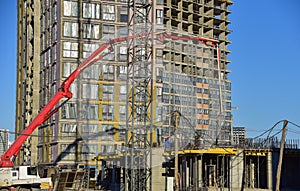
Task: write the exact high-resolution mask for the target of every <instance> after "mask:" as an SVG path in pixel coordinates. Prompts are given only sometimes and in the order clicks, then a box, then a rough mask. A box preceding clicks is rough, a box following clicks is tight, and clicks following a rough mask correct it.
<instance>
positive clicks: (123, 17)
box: [119, 6, 128, 22]
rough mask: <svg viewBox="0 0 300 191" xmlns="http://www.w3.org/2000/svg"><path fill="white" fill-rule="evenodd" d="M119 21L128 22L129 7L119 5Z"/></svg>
mask: <svg viewBox="0 0 300 191" xmlns="http://www.w3.org/2000/svg"><path fill="white" fill-rule="evenodd" d="M119 16H120V18H119V21H120V22H127V21H128V14H127V7H123V6H122V7H119Z"/></svg>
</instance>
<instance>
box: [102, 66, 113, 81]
mask: <svg viewBox="0 0 300 191" xmlns="http://www.w3.org/2000/svg"><path fill="white" fill-rule="evenodd" d="M102 75H103V79H104V80H108V81H112V80H114V66H112V65H105V64H103V65H102Z"/></svg>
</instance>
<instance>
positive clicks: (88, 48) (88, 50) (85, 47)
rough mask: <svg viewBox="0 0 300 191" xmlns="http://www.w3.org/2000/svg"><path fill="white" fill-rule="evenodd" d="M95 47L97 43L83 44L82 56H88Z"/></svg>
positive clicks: (97, 46)
mask: <svg viewBox="0 0 300 191" xmlns="http://www.w3.org/2000/svg"><path fill="white" fill-rule="evenodd" d="M97 48H99V45H98V44H83V58H87V57H89V56H90V55H91V54H92V53H93V52H94V51H95V50H96V49H97Z"/></svg>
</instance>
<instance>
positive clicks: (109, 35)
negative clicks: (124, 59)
mask: <svg viewBox="0 0 300 191" xmlns="http://www.w3.org/2000/svg"><path fill="white" fill-rule="evenodd" d="M113 38H115V26H113V25H103V26H102V39H103V40H109V39H113Z"/></svg>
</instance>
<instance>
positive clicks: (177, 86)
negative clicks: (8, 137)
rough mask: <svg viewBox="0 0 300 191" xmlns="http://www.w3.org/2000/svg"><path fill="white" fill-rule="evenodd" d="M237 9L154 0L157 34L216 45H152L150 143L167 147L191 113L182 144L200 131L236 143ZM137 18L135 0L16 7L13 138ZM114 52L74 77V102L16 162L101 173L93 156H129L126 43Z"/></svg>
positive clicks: (217, 2) (200, 0)
mask: <svg viewBox="0 0 300 191" xmlns="http://www.w3.org/2000/svg"><path fill="white" fill-rule="evenodd" d="M142 1H143V0H141V1H137V2H138V3H139V2H142ZM231 4H232V2H231V1H229V0H197V1H192V0H176V1H175V0H154V1H153V4H152V5H153V7H152V9H153V12H152V13H153V14H149V16H150V17H152V18H153V20H152V19H150V20H152V21H153V25H152V26H153V36H154V35H157V34H162V33H166V34H168V35H173V36H180V37H184V36H189V37H201V38H205V39H214V40H215V41H214V42H216V43H215V44H211V43H203V42H201V41H197V42H196V41H195V40H189V39H187V40H185V39H183V38H182V39H178V40H176V39H175V38H173V39H170V38H169V39H168V38H163V39H159V38H157V39H153V40H154V41H158V42H157V43H156V42H154V47H153V55H152V58H153V76H152V78H153V89H152V88H151V91H152V92H151V97H152V98H153V103H152V104H153V107H152V110H151V111H150V112H152V113H153V115H152V116H153V121H152V123H153V126H154V131H155V136H154V137H153V144H152V145H156V146H161V145H163V144H164V140H165V138H166V137H168V136H170V135H171V134H172V133H170V132H171V131H172V128H173V127H174V121H173V119H172V113H173V112H174V111H179V112H180V113H181V115H182V116H183V117H184V118H183V119H180V121H179V123H178V129H182V130H183V131H184V132H186V133H183V134H184V135H185V137H184V136H183V137H181V144H188V143H189V142H190V140H189V139H194V136H195V134H196V132H197V134H198V135H199V137H200V138H199V139H200V142H201V144H204V145H205V144H209V145H215V144H216V145H218V144H229V143H230V140H231V81H230V80H229V79H228V76H227V75H228V73H229V72H230V71H229V70H228V67H227V65H228V64H229V63H230V60H228V58H227V55H228V54H229V53H230V51H229V50H228V45H229V43H230V41H229V40H228V34H230V32H231V31H230V30H229V29H228V25H229V24H230V21H229V19H228V15H229V14H230V11H229V9H228V6H229V5H231ZM130 14H131V12H130V11H128V0H106V1H104V0H93V1H86V0H45V1H38V0H22V1H18V67H17V68H18V75H17V77H18V79H17V110H16V111H17V113H16V116H17V119H16V132H20V131H21V130H22V129H23V128H25V127H26V126H27V125H28V124H29V123H30V121H31V120H32V119H33V117H34V116H36V115H37V114H38V111H39V110H40V109H41V108H42V107H43V106H44V105H45V104H46V103H47V102H48V101H49V100H50V99H51V97H52V96H53V95H54V94H55V93H56V92H57V91H58V88H59V87H60V84H61V82H62V81H63V80H65V79H66V78H67V77H68V76H69V75H70V74H71V73H72V71H74V69H75V68H76V67H77V66H78V65H79V64H80V63H81V62H82V61H83V60H84V59H85V58H87V57H88V56H89V55H90V54H91V53H93V51H94V50H96V49H97V48H98V47H99V45H101V44H102V43H104V42H107V41H109V40H110V39H114V38H117V37H126V36H128V35H130V34H129V32H128V23H129V19H130V18H131V16H132V15H130ZM135 19H139V18H135ZM161 37H163V35H161ZM112 46H113V47H112V49H108V50H107V52H106V53H107V54H106V55H105V56H104V58H103V60H101V61H99V62H97V63H95V64H94V65H92V66H90V67H89V68H87V69H86V70H85V71H84V72H83V73H82V74H81V75H80V77H79V79H77V80H75V82H74V83H73V84H72V86H71V88H70V89H71V92H72V93H73V98H72V99H71V100H69V101H68V102H66V103H64V104H63V105H62V106H61V108H60V110H59V112H58V113H56V114H55V115H53V116H52V117H51V118H49V119H48V121H47V123H44V125H43V126H40V127H39V128H38V130H36V133H35V134H34V136H31V138H30V139H29V140H28V141H27V142H26V143H25V144H24V147H23V148H22V151H21V153H20V155H19V157H18V163H20V164H36V163H39V164H42V165H45V166H47V165H79V164H82V165H87V166H95V167H96V165H97V164H96V163H97V162H95V161H92V160H91V159H93V158H94V157H96V156H98V155H99V153H100V154H101V155H104V154H107V155H109V154H114V153H116V152H119V153H121V152H122V150H123V146H124V142H125V140H126V134H125V129H126V120H128V115H127V114H126V113H127V111H128V109H127V108H126V102H127V101H128V100H126V99H128V94H127V91H126V90H127V88H126V80H127V77H128V74H127V71H128V70H129V69H128V68H127V66H128V56H129V55H128V54H127V53H128V52H127V50H128V49H127V48H128V44H126V43H123V44H119V45H116V46H115V45H112ZM141 51H143V50H141ZM135 99H136V100H139V99H142V98H140V97H138V96H136V98H135ZM63 101H64V100H63ZM63 101H62V102H63ZM141 109H142V108H141ZM136 112H137V113H138V112H139V111H138V109H137V111H136Z"/></svg>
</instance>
